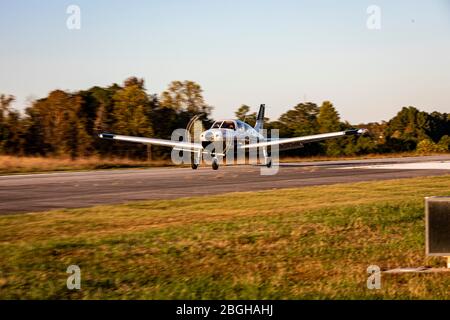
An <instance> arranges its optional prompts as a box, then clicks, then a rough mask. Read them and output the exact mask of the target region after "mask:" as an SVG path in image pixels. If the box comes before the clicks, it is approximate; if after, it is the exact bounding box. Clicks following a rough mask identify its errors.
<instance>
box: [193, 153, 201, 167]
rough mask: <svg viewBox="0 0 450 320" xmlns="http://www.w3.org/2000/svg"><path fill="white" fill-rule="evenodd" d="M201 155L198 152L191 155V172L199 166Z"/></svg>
mask: <svg viewBox="0 0 450 320" xmlns="http://www.w3.org/2000/svg"><path fill="white" fill-rule="evenodd" d="M201 156H202V155H201V153H200V152H198V153H197V154H195V153H194V152H192V153H191V168H192V170H197V168H198V166H199V165H200V160H201V159H200V158H201Z"/></svg>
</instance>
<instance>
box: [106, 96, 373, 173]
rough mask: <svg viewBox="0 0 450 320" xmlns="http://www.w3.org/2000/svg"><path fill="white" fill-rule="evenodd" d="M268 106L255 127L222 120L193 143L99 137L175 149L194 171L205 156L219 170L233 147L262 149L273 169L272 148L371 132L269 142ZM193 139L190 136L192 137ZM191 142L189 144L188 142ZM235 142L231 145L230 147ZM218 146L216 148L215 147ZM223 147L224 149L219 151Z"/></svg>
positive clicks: (266, 160)
mask: <svg viewBox="0 0 450 320" xmlns="http://www.w3.org/2000/svg"><path fill="white" fill-rule="evenodd" d="M264 112H265V105H264V104H262V105H261V106H260V108H259V112H258V116H257V118H256V124H255V126H254V127H252V126H250V125H249V124H247V123H245V122H244V121H241V120H220V121H215V122H214V123H213V125H212V126H211V128H210V129H208V130H206V131H203V129H202V130H201V133H200V135H199V137H198V139H195V140H197V142H195V141H190V140H192V139H191V138H190V137H188V138H187V139H185V140H186V141H177V140H166V139H156V138H143V137H132V136H123V135H118V134H112V133H101V134H99V137H100V138H102V139H109V140H119V141H127V142H135V143H143V144H147V145H158V146H166V147H171V148H173V150H176V151H183V152H188V153H191V167H192V169H194V170H195V169H197V168H198V166H199V165H200V162H201V155H202V154H205V153H206V154H208V155H209V156H211V159H212V162H211V164H212V169H213V170H217V169H219V159H218V156H221V157H224V158H225V156H226V154H227V150H230V146H233V148H234V152H236V151H237V150H238V149H240V151H242V150H250V149H258V148H259V149H262V150H263V156H264V164H265V165H266V166H267V167H268V168H270V167H271V166H272V159H271V154H270V149H271V148H274V147H276V148H278V150H279V151H282V150H290V149H296V148H301V147H303V144H305V143H310V142H317V141H323V140H328V139H334V138H339V137H344V136H350V135H363V134H365V133H367V132H368V131H367V129H350V130H345V131H338V132H331V133H321V134H315V135H310V136H303V137H294V138H274V139H270V138H266V137H264V135H263V134H262V132H263V125H264ZM198 121H199V120H198V116H196V117H194V118H193V119H192V120H191V121H190V122H189V124H188V127H187V131H190V130H191V129H192V127H193V126H195V123H196V122H197V123H198ZM188 136H189V135H188ZM188 140H189V141H188ZM230 142H231V143H230ZM213 145H214V146H213ZM218 145H220V146H221V148H217V146H218Z"/></svg>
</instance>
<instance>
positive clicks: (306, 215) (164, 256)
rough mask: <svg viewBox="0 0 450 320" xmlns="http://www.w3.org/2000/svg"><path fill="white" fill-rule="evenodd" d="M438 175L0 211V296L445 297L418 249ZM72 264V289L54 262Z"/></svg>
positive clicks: (441, 277) (442, 190)
mask: <svg viewBox="0 0 450 320" xmlns="http://www.w3.org/2000/svg"><path fill="white" fill-rule="evenodd" d="M430 195H450V176H442V177H433V178H415V179H403V180H392V181H384V182H369V183H354V184H341V185H332V186H318V187H307V188H300V189H286V190H274V191H264V192H249V193H234V194H226V195H219V196H212V197H197V198H187V199H177V200H167V201H145V202H134V203H130V204H126V205H114V206H98V207H93V208H86V209H72V210H58V211H49V212H45V213H34V214H25V215H11V216H2V217H0V298H1V299H403V298H405V299H449V298H450V273H438V274H405V275H386V274H383V276H382V288H381V289H380V290H369V289H367V287H366V281H367V273H366V269H367V267H368V266H369V265H379V266H380V267H381V268H382V269H388V268H395V267H407V266H423V265H430V266H436V267H438V266H440V267H442V266H444V260H443V259H442V258H427V257H425V252H424V251H425V249H424V242H425V240H424V238H425V237H424V233H425V230H424V229H425V227H424V203H423V198H424V197H425V196H430ZM71 264H77V265H79V266H80V268H81V272H82V274H81V278H82V280H81V290H80V291H69V290H68V289H67V288H66V279H67V276H68V274H66V269H67V267H68V266H69V265H71Z"/></svg>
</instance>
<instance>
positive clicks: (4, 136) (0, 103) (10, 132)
mask: <svg viewBox="0 0 450 320" xmlns="http://www.w3.org/2000/svg"><path fill="white" fill-rule="evenodd" d="M14 100H15V97H14V96H12V95H8V96H7V95H4V94H2V95H0V151H2V152H4V153H10V151H11V148H14V149H15V148H16V147H18V146H17V145H15V144H17V143H18V141H17V139H18V132H19V125H18V116H19V115H18V113H17V112H14V111H12V110H11V104H12V103H13V102H14Z"/></svg>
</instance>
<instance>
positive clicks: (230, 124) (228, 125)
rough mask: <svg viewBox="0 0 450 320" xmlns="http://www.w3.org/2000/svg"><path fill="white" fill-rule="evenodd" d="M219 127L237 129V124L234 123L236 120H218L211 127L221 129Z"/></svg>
mask: <svg viewBox="0 0 450 320" xmlns="http://www.w3.org/2000/svg"><path fill="white" fill-rule="evenodd" d="M219 128H221V129H231V130H236V125H235V124H234V121H231V120H225V121H216V122H214V124H213V125H212V127H211V129H219Z"/></svg>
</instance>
